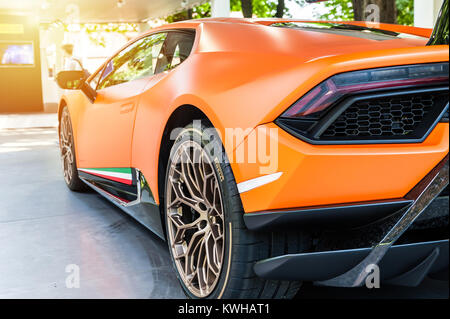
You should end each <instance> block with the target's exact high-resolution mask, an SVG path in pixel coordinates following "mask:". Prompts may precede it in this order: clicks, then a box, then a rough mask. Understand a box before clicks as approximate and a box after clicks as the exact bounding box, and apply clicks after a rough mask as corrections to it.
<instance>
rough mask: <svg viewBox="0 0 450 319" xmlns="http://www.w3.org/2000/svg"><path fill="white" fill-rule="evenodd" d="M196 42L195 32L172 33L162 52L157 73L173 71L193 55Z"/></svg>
mask: <svg viewBox="0 0 450 319" xmlns="http://www.w3.org/2000/svg"><path fill="white" fill-rule="evenodd" d="M194 40H195V33H194V32H190V31H180V32H170V33H169V35H168V36H167V40H166V42H165V43H164V46H163V49H162V51H161V56H160V61H159V62H158V66H157V70H156V73H160V72H164V71H168V70H171V69H173V68H175V67H176V66H178V65H180V64H181V63H183V62H184V60H186V59H187V58H188V57H189V55H190V54H191V51H192V46H193V45H194Z"/></svg>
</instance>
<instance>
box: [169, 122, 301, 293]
mask: <svg viewBox="0 0 450 319" xmlns="http://www.w3.org/2000/svg"><path fill="white" fill-rule="evenodd" d="M165 185H166V187H165V203H164V207H165V217H166V220H165V221H166V231H167V241H168V245H169V250H170V254H171V257H172V261H173V264H174V267H175V269H176V272H177V276H178V279H179V280H180V283H181V286H182V287H183V289H184V291H185V293H186V294H187V296H188V297H190V298H292V297H293V296H294V295H295V294H296V293H297V291H298V289H299V287H300V283H299V282H286V281H273V280H263V279H261V278H258V277H257V276H256V275H255V273H254V272H253V265H254V263H255V262H256V261H258V260H262V259H265V258H268V257H271V256H276V255H282V254H285V253H293V252H298V251H301V250H304V249H305V247H307V246H309V239H308V238H306V237H305V236H302V235H301V234H298V233H290V232H283V233H255V232H251V231H249V230H247V229H246V227H245V225H244V221H243V208H242V203H241V199H240V195H239V192H238V190H237V186H236V182H235V179H234V176H233V172H232V170H231V167H230V164H229V163H228V161H227V160H226V155H225V152H224V149H223V146H222V143H221V141H220V139H219V137H218V135H217V133H216V132H215V130H213V129H212V127H211V125H210V124H209V123H207V122H206V121H202V122H201V124H199V125H189V126H187V127H185V128H184V129H183V130H182V132H181V133H180V134H179V135H178V137H177V139H176V141H175V143H174V145H173V147H172V150H171V155H170V158H169V162H168V165H167V169H166V184H165Z"/></svg>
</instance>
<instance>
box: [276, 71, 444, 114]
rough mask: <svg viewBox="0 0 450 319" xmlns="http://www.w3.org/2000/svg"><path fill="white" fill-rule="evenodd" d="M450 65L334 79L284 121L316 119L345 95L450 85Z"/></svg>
mask: <svg viewBox="0 0 450 319" xmlns="http://www.w3.org/2000/svg"><path fill="white" fill-rule="evenodd" d="M448 73H449V65H448V63H431V64H420V65H409V66H399V67H389V68H379V69H370V70H363V71H354V72H347V73H342V74H338V75H335V76H332V77H331V78H329V79H328V80H326V81H324V82H322V83H321V84H319V85H318V86H316V87H315V88H314V89H312V90H311V91H309V92H308V93H307V94H306V95H304V96H303V97H302V98H301V99H300V100H298V101H297V102H296V103H295V104H294V105H292V106H291V107H290V108H289V109H288V110H287V111H285V112H284V113H283V114H282V115H281V117H282V118H291V119H295V118H299V119H300V118H301V119H311V120H317V119H319V118H320V117H321V115H322V114H323V113H324V112H325V111H326V110H327V109H328V107H329V106H331V105H333V104H335V103H336V102H337V101H338V100H340V99H341V98H343V97H344V96H347V95H350V94H352V95H353V94H357V93H363V92H366V91H374V90H378V89H386V88H397V87H408V86H423V85H429V84H435V83H442V82H448V75H449V74H448Z"/></svg>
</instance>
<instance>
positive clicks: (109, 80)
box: [98, 33, 167, 90]
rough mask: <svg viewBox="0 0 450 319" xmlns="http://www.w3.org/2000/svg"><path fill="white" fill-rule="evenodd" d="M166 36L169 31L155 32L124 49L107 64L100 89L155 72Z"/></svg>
mask: <svg viewBox="0 0 450 319" xmlns="http://www.w3.org/2000/svg"><path fill="white" fill-rule="evenodd" d="M166 37H167V33H157V34H153V35H150V36H148V37H145V38H143V39H140V40H138V41H136V42H134V43H133V44H131V45H130V46H129V47H127V48H126V49H124V50H122V51H121V52H120V53H119V54H117V55H116V56H115V57H114V58H112V59H111V60H110V61H109V62H108V64H107V65H106V66H105V69H104V71H103V74H102V77H101V79H100V84H99V86H98V89H99V90H101V89H104V88H107V87H110V86H113V85H118V84H121V83H125V82H129V81H133V80H137V79H141V78H143V77H147V76H151V75H153V74H155V70H156V66H157V62H158V56H159V54H160V52H161V48H162V46H163V43H164V41H165V40H166Z"/></svg>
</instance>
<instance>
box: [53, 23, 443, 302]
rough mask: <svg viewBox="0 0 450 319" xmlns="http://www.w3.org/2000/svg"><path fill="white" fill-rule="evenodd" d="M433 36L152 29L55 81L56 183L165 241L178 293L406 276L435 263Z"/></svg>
mask: <svg viewBox="0 0 450 319" xmlns="http://www.w3.org/2000/svg"><path fill="white" fill-rule="evenodd" d="M431 33H432V30H429V29H421V28H414V27H406V26H397V25H388V24H367V23H362V22H340V23H337V22H311V21H300V20H293V19H290V20H289V19H288V20H286V19H255V20H246V19H225V18H224V19H202V20H193V21H187V22H179V23H174V24H169V25H165V26H162V27H159V28H156V29H153V30H151V31H149V32H147V33H145V34H143V35H141V36H139V37H138V38H136V39H134V40H133V41H131V42H130V43H128V44H127V45H126V46H124V47H123V48H122V49H121V50H119V51H118V52H117V53H116V54H114V55H113V56H112V57H111V58H110V59H109V60H107V61H106V62H105V63H104V64H103V65H102V66H101V67H100V68H99V69H98V70H97V71H96V72H95V73H94V74H92V75H90V76H89V77H88V78H86V77H85V72H82V71H80V72H78V71H66V72H61V73H60V74H59V75H58V83H59V84H60V86H61V87H63V88H65V89H72V91H71V92H69V93H67V91H66V94H64V95H63V97H62V99H61V102H60V106H59V123H60V125H59V132H60V135H59V136H60V145H61V157H62V162H63V167H64V178H65V181H66V183H67V185H68V187H69V188H70V189H71V190H74V191H82V190H85V189H86V188H87V186H88V187H89V188H92V189H94V190H95V191H97V192H99V193H100V194H101V195H103V196H104V197H106V198H107V199H109V200H110V201H112V202H113V203H114V204H116V205H117V206H119V207H120V208H122V209H123V210H124V211H125V212H127V213H128V214H130V215H132V216H133V217H135V218H136V219H137V220H138V221H139V222H140V223H142V224H143V225H145V226H146V227H148V228H149V229H151V230H152V231H153V232H155V233H156V234H157V235H159V236H160V237H161V238H163V239H164V240H166V241H167V243H168V247H169V250H170V254H171V257H172V260H173V264H174V269H175V271H176V273H177V276H178V278H179V281H180V283H181V286H182V287H183V289H184V291H185V292H186V294H187V296H188V297H191V298H291V297H293V296H294V295H295V294H296V293H297V291H298V289H299V287H300V285H301V282H315V283H317V284H321V285H328V286H340V287H350V286H351V287H353V286H361V285H364V283H367V281H368V279H369V277H370V276H373V274H374V272H375V270H376V268H377V267H378V268H379V270H380V276H381V280H383V281H384V282H389V283H392V284H399V285H415V284H418V283H420V281H421V279H423V278H424V276H426V275H436V274H439V272H440V271H442V270H443V269H444V270H445V269H446V268H447V267H448V228H447V225H448V207H445V203H448V189H447V188H446V187H447V185H448V151H449V124H448V77H449V62H448V61H449V47H448V43H447V44H437V45H427V44H429V43H428V42H429V38H430V36H431ZM447 34H448V24H447ZM433 44H434V43H433ZM445 201H447V202H445ZM374 269H375V270H374ZM369 270H370V271H369Z"/></svg>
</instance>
